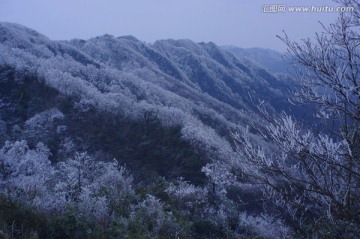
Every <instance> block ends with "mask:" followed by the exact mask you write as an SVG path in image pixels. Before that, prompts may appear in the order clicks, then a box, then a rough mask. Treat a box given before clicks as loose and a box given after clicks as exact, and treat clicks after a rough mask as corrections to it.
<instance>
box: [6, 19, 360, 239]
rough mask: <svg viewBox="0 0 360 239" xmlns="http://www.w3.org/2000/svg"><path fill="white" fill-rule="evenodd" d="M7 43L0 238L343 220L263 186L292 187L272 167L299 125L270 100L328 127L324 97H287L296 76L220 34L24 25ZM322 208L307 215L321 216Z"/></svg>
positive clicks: (204, 232)
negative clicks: (221, 42)
mask: <svg viewBox="0 0 360 239" xmlns="http://www.w3.org/2000/svg"><path fill="white" fill-rule="evenodd" d="M0 52H1V54H0V144H1V145H0V148H1V149H0V184H1V185H0V186H1V187H0V188H1V191H0V197H1V198H0V237H3V238H255V237H257V238H293V237H299V238H301V237H302V235H303V234H304V232H305V231H306V233H308V234H306V235H310V234H311V233H313V232H314V231H315V232H316V233H317V231H319V230H320V229H317V228H316V227H320V228H326V227H328V226H330V225H331V223H329V222H328V221H326V220H323V221H321V222H323V224H324V225H320V224H316V225H315V224H314V223H313V224H311V223H312V221H311V220H310V219H307V221H306V222H305V221H304V222H303V221H301V220H302V219H298V218H297V217H296V220H295V219H294V218H295V217H294V218H293V217H292V215H289V213H288V212H284V210H283V208H281V207H280V206H279V205H277V204H276V203H275V204H274V202H273V200H272V199H271V198H270V196H269V197H267V198H266V197H264V195H268V194H266V193H269V192H270V191H269V190H268V188H267V187H264V185H266V183H269V184H271V183H273V185H276V187H279V188H284V190H285V189H286V188H287V184H286V183H287V182H286V181H283V179H282V178H281V176H282V175H281V174H280V175H278V174H277V172H276V170H274V171H271V170H273V168H271V167H270V166H272V165H273V163H274V164H276V165H277V162H279V158H276V157H275V155H277V154H278V153H279V155H280V154H281V155H282V157H285V156H286V155H287V153H288V152H282V150H283V149H282V148H281V147H280V148H279V147H278V145H277V144H276V143H284V144H286V143H287V139H291V137H287V135H286V133H288V134H289V135H290V136H291V135H292V134H291V132H290V133H289V132H286V130H287V129H294V130H295V128H296V127H295V126H294V127H292V126H293V125H295V123H294V124H293V121H292V120H293V118H291V117H290V118H289V117H287V116H285V117H284V119H287V120H284V122H285V126H289V128H286V127H284V128H282V127H281V125H279V126H278V127H277V125H276V124H277V123H279V122H283V121H281V120H277V119H274V118H272V117H273V115H270V114H269V113H268V112H269V111H265V110H263V109H267V110H270V111H271V112H272V113H273V114H274V115H282V114H292V115H294V117H295V119H298V120H302V119H303V118H306V119H307V120H306V121H304V122H305V123H304V125H306V126H310V127H311V126H313V124H314V123H315V122H316V123H317V124H318V121H316V120H315V119H314V118H312V115H313V112H314V111H315V110H316V109H317V108H315V107H313V106H309V107H305V106H303V105H302V106H299V105H294V104H292V103H291V102H290V101H289V99H288V98H289V97H290V95H291V94H290V91H291V90H294V89H297V88H299V87H300V86H299V85H298V83H296V82H295V81H294V79H293V78H291V77H290V76H287V75H279V74H274V73H271V72H269V71H268V70H266V69H265V67H261V66H259V65H257V64H254V63H253V62H251V61H250V60H248V59H243V58H238V57H236V56H234V55H232V54H231V53H229V52H227V51H226V50H224V49H222V48H221V47H218V46H216V45H215V44H213V43H194V42H192V41H190V40H160V41H157V42H155V43H153V44H148V43H145V42H142V41H140V40H138V39H136V38H134V37H132V36H124V37H113V36H110V35H104V36H99V37H95V38H92V39H89V40H81V39H74V40H70V41H52V40H50V39H48V38H47V37H46V36H43V35H41V34H40V33H38V32H36V31H34V30H32V29H29V28H26V27H24V26H21V25H18V24H13V23H0ZM270 58H271V56H270ZM304 103H305V102H304ZM271 119H273V120H271ZM266 120H270V121H266ZM269 129H274V130H275V131H276V132H278V133H276V132H275V133H274V132H272V131H270V132H267V131H268V130H269ZM282 130H283V131H282ZM296 132H297V131H296ZM299 132H300V131H299ZM301 132H302V131H301ZM299 135H300V136H301V135H302V134H300V133H297V134H295V135H294V137H295V136H299ZM309 138H311V137H310V136H308V138H306V139H309ZM315 138H316V137H315ZM274 139H275V142H272V140H274ZM303 139H304V138H301V137H300V139H297V138H296V139H295V141H294V142H296V143H298V142H300V143H304V145H306V143H307V142H302V141H301V140H303ZM314 140H315V139H314ZM321 140H322V141H321ZM294 142H290V143H289V145H291V146H292V147H295V146H296V147H297V144H296V143H294ZM322 142H323V143H326V144H325V146H324V149H323V150H328V148H327V147H330V148H331V147H332V144H331V143H332V141H331V140H330V139H329V140H328V138H326V137H325V136H324V138H321V139H320V140H319V144H320V145H321V143H322ZM287 146H288V145H287ZM289 147H290V146H289ZM334 147H337V146H334ZM334 147H333V148H334ZM339 147H340V146H339ZM298 148H299V147H297V148H296V150H298ZM316 148H317V149H319V150H320V149H321V147H320V146H318V147H316ZM291 150H292V149H291ZM307 152H308V151H304V152H302V151H301V155H306V153H307ZM309 152H312V151H311V150H310V151H309ZM316 152H317V151H316ZM267 154H269V157H265V155H267ZM267 158H269V159H272V160H273V162H269V161H267V160H266V159H267ZM289 158H291V157H290V156H289ZM254 159H256V162H254ZM291 160H293V158H291ZM291 160H290V161H289V163H288V164H286V167H287V166H288V167H290V168H291V169H295V168H296V167H300V166H297V164H296V163H294V161H291ZM284 161H285V159H284ZM286 162H287V161H286ZM262 163H263V164H262ZM264 165H267V166H268V168H266V167H265V166H264ZM284 167H285V166H284ZM286 167H285V168H286ZM267 176H269V177H267ZM261 180H268V181H267V182H265V183H264V181H261ZM279 185H280V186H279ZM304 187H306V185H305V186H304ZM289 188H291V189H292V187H291V185H290V186H289ZM285 191H286V190H285ZM300 191H301V190H300ZM286 192H287V191H286ZM298 192H299V191H291V193H292V194H291V195H287V197H288V198H289V199H290V198H292V197H294V198H295V199H296V195H297V193H298ZM270 194H271V192H270ZM278 194H279V192H274V193H273V194H272V195H278ZM281 196H284V195H280V196H279V197H278V199H279V200H280V199H284V198H283V197H281ZM311 196H312V195H311ZM310 199H312V198H311V197H310V196H309V197H308V198H306V199H304V200H309V205H313V204H311V203H310V202H311V200H310ZM280 201H281V200H280ZM280 201H279V202H280ZM295 201H296V200H295ZM282 206H287V205H282ZM264 208H266V210H264ZM314 208H315V209H316V210H314V215H313V214H311V213H310V212H307V211H306V213H305V214H304V215H301V216H303V217H304V218H310V217H311V216H313V217H314V218H316V219H315V220H318V219H319V217H320V216H322V214H321V213H322V212H323V211H322V208H316V207H315V206H314V207H313V209H314ZM295 214H296V213H295ZM295 214H294V215H295ZM278 215H282V216H278ZM319 215H320V216H319ZM296 216H298V214H296ZM300 221H301V223H303V224H304V225H300V226H299V225H298V224H297V223H298V222H300ZM343 222H344V227H348V228H350V229H351V230H350V229H349V231H350V233H356V232H357V231H356V230H357V228H356V227H355V229H354V228H351V226H349V224H347V221H346V220H343ZM322 226H323V227H322ZM342 228H343V227H341V226H340V229H339V231H340V230H341V229H342ZM321 230H322V229H321ZM321 230H320V231H321ZM334 230H335V231H336V230H337V229H336V228H335V229H334ZM316 233H315V234H313V235H318V234H316ZM319 235H322V234H321V233H319ZM305 237H306V236H305Z"/></svg>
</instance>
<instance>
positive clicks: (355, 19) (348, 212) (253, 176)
mask: <svg viewBox="0 0 360 239" xmlns="http://www.w3.org/2000/svg"><path fill="white" fill-rule="evenodd" d="M339 2H340V3H342V4H345V5H348V6H352V7H353V8H354V11H352V12H348V13H344V14H342V15H341V16H340V17H339V18H338V20H337V21H336V22H335V23H334V24H331V25H330V26H329V27H325V26H324V32H323V33H321V34H318V35H317V36H316V41H315V42H313V41H311V40H309V39H308V40H304V41H303V43H302V44H301V43H296V42H292V41H290V39H289V38H288V36H286V35H285V37H280V38H281V39H282V40H283V41H284V42H285V43H286V44H287V46H288V56H289V59H290V60H291V61H292V62H293V64H294V66H295V69H296V72H297V74H296V76H295V78H296V79H297V82H298V83H299V84H300V86H301V89H300V90H299V91H297V92H295V99H297V100H298V101H300V102H302V103H314V104H316V105H318V106H319V110H318V114H317V116H318V117H320V118H322V119H323V121H324V122H327V123H329V122H330V123H332V124H333V125H334V127H333V128H332V129H330V127H324V128H323V129H321V130H317V131H320V132H321V133H313V132H311V131H310V130H308V129H305V128H304V127H302V126H301V125H300V124H299V123H297V122H295V121H294V120H293V118H292V117H290V116H288V115H286V114H283V115H281V116H279V117H273V116H270V115H269V114H267V113H266V112H265V111H263V113H265V121H266V124H264V125H266V126H265V127H264V129H263V130H261V129H260V131H261V132H262V136H263V137H264V139H265V140H267V141H270V142H271V143H272V146H270V147H262V146H260V145H258V144H256V143H255V142H254V141H253V140H251V138H250V137H249V136H248V134H245V136H241V135H237V134H235V138H236V141H237V142H238V143H239V144H238V145H239V148H241V149H242V153H243V155H244V157H243V158H245V160H244V161H243V162H242V163H241V166H240V167H241V171H242V173H243V175H245V176H246V177H247V178H248V179H250V180H251V181H253V182H255V183H259V184H261V185H263V192H264V195H265V198H266V199H270V201H272V203H273V204H272V205H273V206H274V207H275V208H277V209H279V210H280V211H281V212H282V213H284V214H283V216H284V219H286V220H287V222H288V223H289V225H292V226H294V228H295V229H296V230H299V231H301V232H302V233H305V232H307V233H309V234H304V237H307V238H308V237H310V235H311V236H318V237H323V236H325V235H327V234H330V235H331V236H333V237H341V238H347V237H349V238H351V237H352V235H356V233H359V232H360V217H359V215H360V155H359V147H360V146H359V145H360V144H359V139H360V137H359V134H360V128H359V126H360V75H359V74H360V67H359V63H360V54H359V53H360V51H359V50H360V48H359V46H360V44H359V43H360V33H359V27H360V18H359V14H358V13H359V5H360V4H359V3H358V1H356V0H344V1H339ZM345 231H346V233H345Z"/></svg>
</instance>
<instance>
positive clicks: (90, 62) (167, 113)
mask: <svg viewBox="0 0 360 239" xmlns="http://www.w3.org/2000/svg"><path fill="white" fill-rule="evenodd" d="M0 52H1V54H0V67H1V68H5V67H7V68H11V69H13V70H14V71H15V72H16V76H14V80H15V81H16V80H18V81H21V79H22V78H23V77H24V76H28V75H31V76H32V77H33V78H36V79H37V80H38V81H40V82H44V83H45V84H46V85H47V86H48V87H50V88H52V89H55V90H56V91H58V92H60V94H62V95H66V96H72V97H74V98H76V99H77V101H78V104H80V105H83V107H85V106H84V105H90V106H92V107H95V108H96V109H98V110H100V111H103V112H108V113H111V114H115V115H121V116H123V117H127V118H130V119H134V120H136V119H141V118H144V117H145V115H148V112H153V113H155V114H156V117H157V118H158V119H159V120H160V122H161V123H162V125H163V126H175V125H179V126H181V134H182V137H183V138H184V139H186V140H187V141H189V142H191V143H192V145H197V147H201V148H202V149H203V150H204V151H205V152H208V153H209V155H215V156H214V157H216V158H222V159H226V158H231V157H235V155H234V152H233V149H232V147H231V140H229V138H227V137H228V136H229V135H230V132H231V130H234V129H237V130H240V131H241V130H244V128H245V127H246V125H247V124H250V123H254V122H253V120H254V118H253V117H252V115H253V114H256V113H255V111H254V109H255V106H254V104H256V103H257V102H258V100H260V101H264V102H266V103H267V104H268V105H270V106H272V107H274V108H276V109H277V110H279V111H281V110H289V109H290V108H291V107H292V106H291V105H290V104H289V103H288V101H287V92H288V90H289V89H288V88H289V87H290V85H289V84H288V83H287V82H286V81H282V80H279V79H278V78H276V77H275V76H274V75H272V74H271V73H269V72H267V71H266V70H264V69H262V68H259V67H257V66H256V65H254V64H252V63H251V62H249V61H246V60H244V61H242V60H240V59H238V58H236V57H235V56H233V55H231V54H230V53H228V52H227V51H225V50H223V49H221V48H219V47H218V46H216V45H215V44H213V43H199V44H198V43H194V42H192V41H190V40H161V41H157V42H155V43H154V44H148V43H144V42H141V41H139V40H137V39H135V38H134V37H132V36H125V37H117V38H115V37H113V36H110V35H104V36H100V37H95V38H92V39H89V40H79V39H75V40H71V41H52V40H50V39H48V38H47V37H46V36H44V35H41V34H39V33H37V32H35V31H34V30H31V29H28V28H26V27H24V26H21V25H18V24H12V23H0ZM36 113H38V112H33V114H36ZM31 114H32V113H31V112H30V113H29V117H31V116H32V115H31ZM255 123H256V122H255Z"/></svg>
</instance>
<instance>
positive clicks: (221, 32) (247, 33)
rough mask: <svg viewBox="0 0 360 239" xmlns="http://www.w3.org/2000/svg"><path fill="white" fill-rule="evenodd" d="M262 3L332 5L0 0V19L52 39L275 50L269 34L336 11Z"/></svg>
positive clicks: (289, 2) (305, 32)
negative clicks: (271, 8)
mask: <svg viewBox="0 0 360 239" xmlns="http://www.w3.org/2000/svg"><path fill="white" fill-rule="evenodd" d="M264 4H265V5H266V4H284V5H286V7H289V6H327V5H329V6H330V5H331V6H334V5H335V6H338V4H335V3H333V2H332V1H330V0H61V1H60V0H0V21H2V22H4V21H5V22H15V23H19V24H22V25H25V26H27V27H30V28H33V29H34V30H36V31H38V32H40V33H42V34H44V35H46V36H48V37H49V38H50V39H53V40H69V39H72V38H82V39H88V38H91V37H95V36H98V35H103V34H105V33H108V34H111V35H114V36H122V35H133V36H135V37H136V38H138V39H140V40H142V41H145V42H154V41H155V40H159V39H168V38H173V39H184V38H187V39H191V40H193V41H195V42H201V41H204V42H209V41H212V42H214V43H216V44H219V45H235V46H239V47H263V48H270V49H275V50H279V51H283V50H285V46H284V44H283V43H282V42H281V41H280V40H278V39H277V38H276V37H275V36H276V35H277V34H282V30H285V31H286V32H287V34H288V35H289V37H290V38H291V39H294V40H299V39H301V38H305V37H308V36H309V37H310V36H313V35H314V33H315V32H319V31H321V30H322V28H321V26H320V24H319V23H318V21H321V22H323V23H325V24H329V23H330V22H333V21H334V20H335V19H336V17H337V16H338V15H337V13H329V12H322V13H319V12H317V13H314V12H312V13H304V12H302V13H290V12H288V11H286V12H285V13H263V12H262V11H261V9H262V6H263V5H264Z"/></svg>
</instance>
